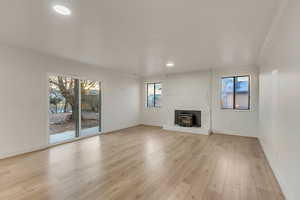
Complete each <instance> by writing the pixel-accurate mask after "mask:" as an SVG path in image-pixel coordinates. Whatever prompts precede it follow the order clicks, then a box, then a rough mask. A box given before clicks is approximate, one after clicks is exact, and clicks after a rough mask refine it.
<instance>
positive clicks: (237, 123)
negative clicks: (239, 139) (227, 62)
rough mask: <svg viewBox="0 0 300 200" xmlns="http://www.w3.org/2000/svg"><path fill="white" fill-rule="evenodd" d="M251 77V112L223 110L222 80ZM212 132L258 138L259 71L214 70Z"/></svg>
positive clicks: (248, 69)
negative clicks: (229, 77)
mask: <svg viewBox="0 0 300 200" xmlns="http://www.w3.org/2000/svg"><path fill="white" fill-rule="evenodd" d="M239 75H240V76H242V75H250V110H226V109H225V110H224V109H221V105H220V99H221V97H220V95H221V92H220V91H221V88H220V87H221V78H222V77H228V76H239ZM212 131H213V132H214V133H225V134H232V135H240V136H249V137H257V136H258V69H257V68H256V67H244V68H226V69H214V70H213V78H212Z"/></svg>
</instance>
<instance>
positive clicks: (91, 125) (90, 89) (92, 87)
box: [80, 80, 101, 136]
mask: <svg viewBox="0 0 300 200" xmlns="http://www.w3.org/2000/svg"><path fill="white" fill-rule="evenodd" d="M80 88H81V91H80V94H81V95H80V96H81V98H80V99H81V101H80V104H81V106H80V107H81V110H80V115H81V117H80V119H81V123H80V125H81V132H80V134H81V136H85V135H91V134H96V133H98V132H100V131H101V126H100V125H101V123H100V122H101V119H100V116H101V115H100V113H101V112H100V110H101V98H100V97H101V92H100V82H99V81H90V80H81V82H80Z"/></svg>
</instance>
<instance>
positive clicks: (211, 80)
mask: <svg viewBox="0 0 300 200" xmlns="http://www.w3.org/2000/svg"><path fill="white" fill-rule="evenodd" d="M233 75H250V76H251V83H250V84H251V110H250V111H235V110H222V109H221V105H220V85H221V83H220V80H221V77H224V76H233ZM155 81H161V82H162V83H163V101H162V108H146V106H145V102H146V93H145V91H146V88H145V86H144V83H145V82H155ZM141 89H142V91H141V94H142V97H141V100H142V101H143V102H142V103H141V105H142V109H141V110H142V114H141V122H142V123H144V124H147V125H154V126H163V125H172V124H174V110H175V109H196V110H197V109H198V110H201V111H202V117H203V119H202V125H203V127H202V128H203V129H204V130H208V131H209V130H213V131H214V132H216V133H224V134H233V135H241V136H251V137H257V133H258V69H257V68H256V67H245V68H230V69H228V68H226V69H214V70H212V71H200V72H194V73H180V74H173V75H167V76H164V77H148V78H144V79H143V80H142V87H141Z"/></svg>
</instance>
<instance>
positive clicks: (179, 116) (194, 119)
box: [175, 110, 201, 127]
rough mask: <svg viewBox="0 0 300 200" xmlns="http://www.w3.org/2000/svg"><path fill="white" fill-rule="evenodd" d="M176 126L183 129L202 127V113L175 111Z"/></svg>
mask: <svg viewBox="0 0 300 200" xmlns="http://www.w3.org/2000/svg"><path fill="white" fill-rule="evenodd" d="M175 124H176V125H179V126H182V127H201V111H196V110H175Z"/></svg>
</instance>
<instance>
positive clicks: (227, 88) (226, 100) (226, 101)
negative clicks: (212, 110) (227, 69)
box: [221, 77, 234, 109]
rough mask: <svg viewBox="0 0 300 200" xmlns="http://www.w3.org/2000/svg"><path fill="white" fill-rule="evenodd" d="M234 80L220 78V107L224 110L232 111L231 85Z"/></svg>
mask: <svg viewBox="0 0 300 200" xmlns="http://www.w3.org/2000/svg"><path fill="white" fill-rule="evenodd" d="M233 83H234V78H233V77H231V78H222V88H221V89H222V91H221V106H222V108H224V109H233V95H234V94H233V93H234V88H233V85H234V84H233Z"/></svg>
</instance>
